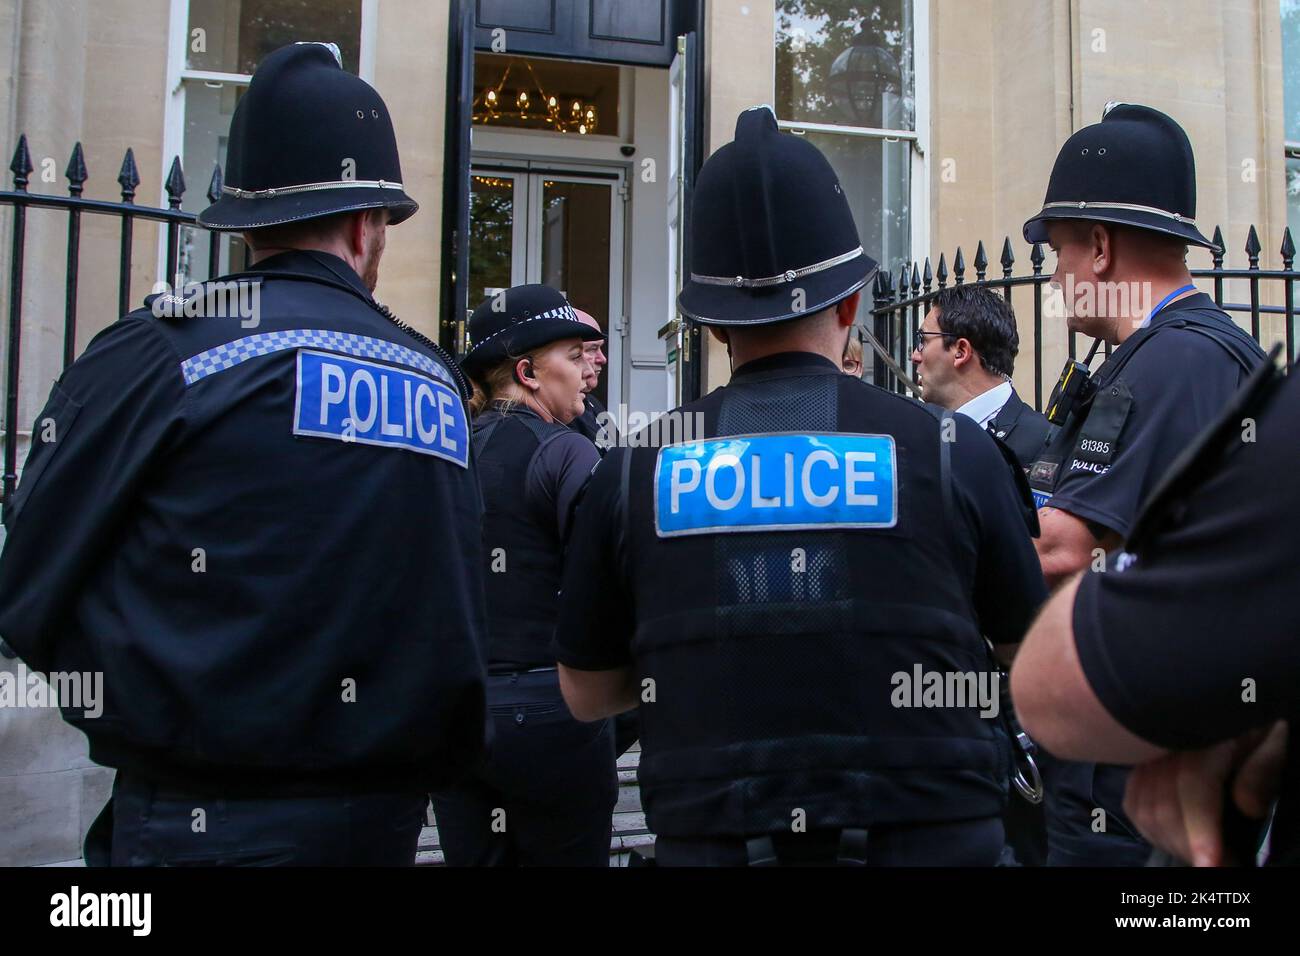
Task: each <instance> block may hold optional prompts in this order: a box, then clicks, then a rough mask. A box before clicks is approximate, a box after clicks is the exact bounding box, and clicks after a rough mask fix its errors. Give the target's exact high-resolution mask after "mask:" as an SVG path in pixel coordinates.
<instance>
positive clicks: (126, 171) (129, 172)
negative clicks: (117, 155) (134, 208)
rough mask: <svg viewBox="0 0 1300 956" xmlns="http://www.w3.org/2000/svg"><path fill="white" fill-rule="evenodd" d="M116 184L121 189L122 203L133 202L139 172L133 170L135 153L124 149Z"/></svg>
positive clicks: (138, 181) (138, 182) (128, 148)
mask: <svg viewBox="0 0 1300 956" xmlns="http://www.w3.org/2000/svg"><path fill="white" fill-rule="evenodd" d="M117 182H118V184H119V185H120V186H121V187H122V202H134V201H135V188H136V187H137V186H139V185H140V171H139V170H138V169H136V168H135V151H134V150H132V149H131V147H129V146H128V147H127V148H126V155H125V156H123V157H122V169H121V171H120V172H118V174H117Z"/></svg>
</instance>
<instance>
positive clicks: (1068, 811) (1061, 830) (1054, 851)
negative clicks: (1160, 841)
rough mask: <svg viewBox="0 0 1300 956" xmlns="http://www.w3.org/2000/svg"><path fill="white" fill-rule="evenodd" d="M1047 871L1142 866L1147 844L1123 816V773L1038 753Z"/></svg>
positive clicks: (1147, 853)
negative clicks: (1045, 815)
mask: <svg viewBox="0 0 1300 956" xmlns="http://www.w3.org/2000/svg"><path fill="white" fill-rule="evenodd" d="M1037 759H1038V766H1039V769H1040V770H1041V771H1042V774H1043V785H1044V788H1045V792H1046V799H1045V800H1044V806H1045V807H1046V810H1047V865H1048V866H1145V865H1146V863H1147V860H1149V859H1150V858H1151V844H1149V843H1147V842H1146V841H1145V840H1143V839H1142V837H1141V836H1140V835H1139V834H1138V832H1137V828H1136V827H1134V826H1133V824H1132V822H1131V821H1130V820H1129V819H1128V817H1126V816H1125V815H1124V809H1123V807H1124V787H1125V785H1126V784H1127V782H1128V774H1129V768H1127V767H1117V766H1113V765H1110V764H1093V763H1080V762H1078V761H1074V760H1058V759H1056V758H1055V757H1053V756H1052V755H1051V754H1048V753H1045V752H1043V751H1042V750H1041V749H1040V751H1039V756H1038V758H1037Z"/></svg>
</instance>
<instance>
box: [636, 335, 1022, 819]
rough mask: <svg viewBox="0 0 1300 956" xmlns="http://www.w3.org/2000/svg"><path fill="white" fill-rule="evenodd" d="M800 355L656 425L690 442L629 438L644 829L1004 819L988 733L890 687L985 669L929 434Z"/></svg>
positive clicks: (933, 422) (1000, 740)
mask: <svg viewBox="0 0 1300 956" xmlns="http://www.w3.org/2000/svg"><path fill="white" fill-rule="evenodd" d="M780 358H784V359H786V360H790V359H791V358H792V357H791V356H783V357H780ZM801 358H802V359H806V361H804V362H803V364H800V365H797V366H794V367H791V366H790V365H787V367H779V368H773V367H771V363H766V362H765V363H764V365H765V366H766V367H767V370H765V371H743V372H742V373H741V374H740V375H737V376H735V377H734V378H733V379H732V382H731V383H730V384H729V385H728V386H726V387H725V388H722V389H719V390H717V391H715V392H713V393H712V394H710V395H708V396H707V397H705V398H703V399H701V400H700V401H698V402H695V403H693V404H691V405H688V406H686V407H685V408H683V409H680V410H678V411H677V412H676V413H670V416H671V417H673V418H674V419H675V420H677V421H686V420H691V421H699V422H700V427H701V428H702V431H697V432H696V436H699V435H701V434H702V435H703V436H704V440H692V441H688V442H684V443H679V444H668V445H664V446H662V447H658V448H653V447H647V448H638V447H635V446H636V441H635V440H634V439H632V440H629V444H631V445H632V446H633V449H632V451H631V453H630V454H628V455H626V456H625V457H624V458H623V459H622V462H623V464H622V467H623V469H624V474H623V479H624V486H625V491H624V500H625V501H626V505H625V507H626V511H627V513H626V516H625V521H626V526H625V529H624V534H625V536H626V540H625V547H624V548H623V549H622V551H623V553H624V554H625V555H626V560H627V563H628V567H627V568H626V569H625V573H626V576H627V579H628V580H629V581H630V582H631V583H632V586H633V587H634V593H635V603H636V621H637V624H636V631H635V635H634V638H633V640H634V646H633V652H634V657H635V660H636V666H637V669H638V674H637V677H638V679H639V682H640V683H639V686H640V688H641V699H642V703H641V706H640V708H639V715H640V721H641V740H642V746H643V751H642V757H641V764H640V771H639V781H640V785H641V795H642V800H643V803H644V805H645V807H646V812H647V819H648V823H649V826H650V828H651V829H652V830H653V831H654V832H656V833H658V834H662V835H668V836H681V837H692V836H739V835H746V834H762V833H775V832H790V828H791V827H792V825H796V826H797V825H803V826H806V827H807V828H808V829H816V828H836V827H838V828H844V827H865V826H870V825H873V824H877V823H899V822H913V821H930V820H953V819H961V818H976V817H981V816H992V815H996V814H999V813H1001V812H1002V809H1003V807H1004V805H1005V798H1006V781H1007V778H1008V767H1009V759H1010V756H1009V750H1008V747H1007V741H1006V738H1005V736H1004V735H1003V734H1002V733H1001V731H1000V729H999V728H998V727H997V726H996V721H993V720H989V719H986V718H982V717H980V716H979V715H978V712H977V711H978V708H961V707H944V706H934V707H919V708H918V707H912V706H910V704H911V701H910V700H909V701H901V700H900V698H899V690H900V686H901V685H900V675H905V677H904V678H903V679H904V681H905V682H907V683H908V684H909V685H910V684H911V682H912V680H913V679H914V678H919V677H920V676H921V675H923V674H932V673H941V674H956V673H959V672H960V673H963V674H972V675H974V674H975V673H977V672H979V671H987V670H988V669H989V665H988V659H987V656H986V646H985V644H984V641H983V639H982V638H981V636H980V633H979V630H978V628H977V626H976V623H975V620H974V613H973V611H972V608H971V604H970V597H969V595H970V594H971V591H972V587H973V583H972V582H973V578H974V567H975V554H974V553H973V550H963V548H962V547H961V546H959V545H958V544H957V543H956V542H957V541H958V540H959V539H960V540H969V537H970V536H969V535H966V536H962V535H959V534H958V533H957V529H954V528H952V527H951V526H949V525H948V524H947V522H946V520H945V517H944V515H945V508H944V498H945V495H944V483H943V481H942V478H941V474H942V472H943V471H944V469H943V468H942V465H943V461H942V454H941V451H942V448H943V447H944V443H943V442H941V441H940V432H941V423H940V422H939V421H938V420H937V419H936V418H935V417H933V416H931V415H930V414H929V413H928V412H927V411H926V410H925V409H924V408H922V407H920V406H917V405H915V404H913V403H911V402H909V401H907V400H905V399H903V398H900V397H899V396H896V395H892V394H890V393H887V392H885V391H883V390H880V389H878V388H875V387H872V386H870V385H867V384H865V383H863V382H861V381H858V380H856V379H854V378H852V377H850V376H847V375H843V374H841V373H840V372H839V370H838V369H837V368H835V367H834V366H833V365H832V364H831V363H829V362H825V363H821V364H811V363H812V362H813V361H814V360H813V359H812V358H811V357H801ZM752 368H753V366H751V369H752ZM692 415H698V416H700V418H699V419H688V418H687V416H692ZM661 434H662V433H661ZM669 438H670V436H669V437H664V439H663V440H664V441H668V440H669Z"/></svg>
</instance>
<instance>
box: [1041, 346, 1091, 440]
mask: <svg viewBox="0 0 1300 956" xmlns="http://www.w3.org/2000/svg"><path fill="white" fill-rule="evenodd" d="M1100 347H1101V339H1096V340H1094V341H1093V343H1092V348H1091V349H1089V350H1088V357H1087V358H1086V359H1084V360H1083V361H1082V362H1076V361H1075V360H1074V359H1068V360H1067V361H1066V363H1065V368H1063V369H1061V378H1060V380H1059V381H1058V382H1057V383H1056V387H1055V388H1053V389H1052V397H1051V398H1050V399H1048V400H1047V412H1046V415H1047V420H1048V421H1049V422H1051V423H1052V424H1053V425H1064V424H1065V421H1066V419H1067V418H1069V417H1070V412H1072V411H1074V409H1075V408H1076V407H1077V406H1078V405H1080V404H1082V403H1083V402H1086V401H1087V400H1088V399H1090V398H1091V397H1092V393H1093V392H1095V391H1096V390H1097V385H1096V383H1095V382H1093V381H1092V370H1091V369H1090V368H1089V367H1088V366H1090V365H1091V364H1092V360H1093V357H1094V356H1095V355H1096V354H1097V349H1098V348H1100Z"/></svg>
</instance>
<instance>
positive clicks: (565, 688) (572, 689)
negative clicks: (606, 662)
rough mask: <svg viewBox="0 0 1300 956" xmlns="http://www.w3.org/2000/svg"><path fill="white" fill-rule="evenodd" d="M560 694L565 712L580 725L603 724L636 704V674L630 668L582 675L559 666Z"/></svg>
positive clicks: (573, 669)
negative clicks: (567, 710) (565, 707)
mask: <svg viewBox="0 0 1300 956" xmlns="http://www.w3.org/2000/svg"><path fill="white" fill-rule="evenodd" d="M560 692H561V693H563V694H564V702H565V703H566V704H568V706H569V712H570V713H572V714H573V716H574V717H575V718H577V719H578V720H584V721H594V720H604V719H605V718H606V717H613V716H614V715H616V714H621V713H623V712H624V711H628V710H631V709H632V708H633V707H636V706H637V704H638V703H639V695H638V693H637V683H636V674H635V673H634V672H633V670H632V668H630V667H620V668H617V669H614V670H607V671H583V670H577V669H576V668H572V667H565V666H564V665H563V664H561V665H560Z"/></svg>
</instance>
